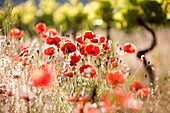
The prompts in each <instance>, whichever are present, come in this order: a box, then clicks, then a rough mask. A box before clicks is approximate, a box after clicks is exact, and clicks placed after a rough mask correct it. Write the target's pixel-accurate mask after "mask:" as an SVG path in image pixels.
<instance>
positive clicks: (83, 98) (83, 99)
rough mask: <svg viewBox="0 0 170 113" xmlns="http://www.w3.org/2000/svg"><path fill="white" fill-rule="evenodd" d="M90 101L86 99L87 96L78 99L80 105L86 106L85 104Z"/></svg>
mask: <svg viewBox="0 0 170 113" xmlns="http://www.w3.org/2000/svg"><path fill="white" fill-rule="evenodd" d="M87 101H88V100H87V99H86V97H85V96H80V97H79V98H78V104H81V105H82V104H84V103H85V102H87Z"/></svg>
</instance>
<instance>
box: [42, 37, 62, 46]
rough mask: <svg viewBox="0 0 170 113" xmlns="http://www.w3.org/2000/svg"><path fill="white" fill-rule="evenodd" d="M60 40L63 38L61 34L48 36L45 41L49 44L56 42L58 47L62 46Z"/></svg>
mask: <svg viewBox="0 0 170 113" xmlns="http://www.w3.org/2000/svg"><path fill="white" fill-rule="evenodd" d="M60 41H61V38H60V37H59V36H53V37H51V36H48V37H47V38H46V39H45V42H46V43H47V44H49V45H52V44H55V45H56V46H57V48H60Z"/></svg>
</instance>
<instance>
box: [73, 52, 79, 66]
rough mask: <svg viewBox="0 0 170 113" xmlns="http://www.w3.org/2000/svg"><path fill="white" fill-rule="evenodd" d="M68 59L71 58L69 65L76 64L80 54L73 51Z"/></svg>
mask: <svg viewBox="0 0 170 113" xmlns="http://www.w3.org/2000/svg"><path fill="white" fill-rule="evenodd" d="M70 59H71V60H70V65H71V66H73V65H76V63H77V62H78V61H80V59H81V55H80V54H78V53H75V52H74V53H73V54H72V55H71V56H70Z"/></svg>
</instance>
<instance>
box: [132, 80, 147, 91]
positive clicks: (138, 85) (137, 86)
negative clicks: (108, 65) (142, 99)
mask: <svg viewBox="0 0 170 113" xmlns="http://www.w3.org/2000/svg"><path fill="white" fill-rule="evenodd" d="M143 87H144V86H143V85H142V84H141V83H140V82H139V81H137V80H135V81H133V82H132V83H131V85H130V90H131V91H138V90H139V89H142V88H143Z"/></svg>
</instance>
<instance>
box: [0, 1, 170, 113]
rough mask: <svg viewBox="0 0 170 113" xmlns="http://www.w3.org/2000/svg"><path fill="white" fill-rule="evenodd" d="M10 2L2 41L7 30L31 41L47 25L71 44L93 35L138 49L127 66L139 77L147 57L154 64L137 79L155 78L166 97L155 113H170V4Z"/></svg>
mask: <svg viewBox="0 0 170 113" xmlns="http://www.w3.org/2000/svg"><path fill="white" fill-rule="evenodd" d="M10 1H11V0H6V1H5V0H1V2H0V7H1V8H0V13H1V15H0V28H4V30H3V29H1V35H4V34H5V30H6V31H8V30H7V28H8V29H9V28H12V27H18V28H20V29H22V30H24V32H25V34H24V39H30V40H32V39H34V38H36V37H38V35H37V33H36V31H35V25H36V24H37V23H39V22H43V23H46V25H47V27H48V28H51V27H54V28H57V30H58V31H60V32H62V35H65V34H66V33H67V34H70V35H71V36H72V37H73V38H74V37H75V36H76V35H78V34H82V33H83V32H84V31H85V30H92V31H94V32H95V33H96V34H97V35H98V36H102V35H105V36H107V37H108V38H109V39H111V40H113V41H114V42H117V43H118V44H119V46H123V44H124V43H125V42H131V43H134V44H135V45H136V47H137V51H138V52H137V53H136V54H134V55H127V56H125V57H124V60H123V63H124V64H127V65H128V66H129V67H130V69H131V70H130V71H131V73H132V74H133V73H135V71H136V70H137V68H138V67H139V65H140V63H141V60H140V56H141V54H140V52H143V54H144V55H145V58H146V59H145V60H146V62H147V63H148V62H150V63H149V66H147V67H148V68H147V69H145V67H146V65H142V66H141V67H140V69H139V71H138V72H137V77H140V76H141V77H142V78H143V79H144V76H145V75H148V76H154V77H153V78H154V82H155V84H156V85H155V86H156V87H157V88H158V89H159V90H158V91H159V92H161V93H162V94H163V96H162V95H161V93H159V94H158V95H159V96H158V97H157V98H159V99H160V100H162V101H159V102H158V105H155V106H156V107H155V112H156V110H157V112H158V113H162V112H164V113H168V111H170V98H169V97H170V90H169V83H170V79H169V78H170V66H169V65H170V0H13V1H12V3H11V2H10ZM9 4H10V5H9ZM137 56H138V57H137ZM149 70H150V72H149ZM143 79H142V80H143ZM149 79H150V77H148V80H149ZM166 85H167V86H166ZM148 86H149V85H148ZM165 86H166V87H165Z"/></svg>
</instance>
